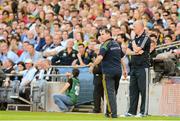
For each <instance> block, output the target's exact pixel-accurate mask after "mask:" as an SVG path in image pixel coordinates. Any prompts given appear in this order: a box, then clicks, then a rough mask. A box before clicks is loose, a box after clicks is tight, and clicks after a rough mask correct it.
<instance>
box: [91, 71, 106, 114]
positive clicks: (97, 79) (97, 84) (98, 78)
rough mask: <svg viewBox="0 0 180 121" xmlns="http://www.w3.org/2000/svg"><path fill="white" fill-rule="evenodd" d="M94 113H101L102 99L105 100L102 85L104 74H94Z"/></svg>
mask: <svg viewBox="0 0 180 121" xmlns="http://www.w3.org/2000/svg"><path fill="white" fill-rule="evenodd" d="M93 84H94V92H93V98H94V112H96V113H100V112H101V98H102V99H104V90H103V85H102V74H94V80H93Z"/></svg>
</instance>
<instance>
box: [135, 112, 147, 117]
mask: <svg viewBox="0 0 180 121" xmlns="http://www.w3.org/2000/svg"><path fill="white" fill-rule="evenodd" d="M144 116H145V115H143V114H142V113H139V114H137V115H136V116H135V117H137V118H140V117H144Z"/></svg>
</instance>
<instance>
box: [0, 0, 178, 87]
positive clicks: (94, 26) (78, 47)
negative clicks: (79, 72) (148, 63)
mask: <svg viewBox="0 0 180 121" xmlns="http://www.w3.org/2000/svg"><path fill="white" fill-rule="evenodd" d="M136 20H142V21H143V23H144V25H145V30H146V33H147V34H148V35H149V37H150V38H151V49H150V52H151V57H155V56H156V54H157V53H156V51H155V48H156V46H158V45H162V44H170V43H172V42H175V41H180V1H179V0H0V62H1V68H2V70H3V72H4V73H7V74H14V73H20V74H22V77H18V79H21V80H22V81H21V84H20V87H23V86H25V85H28V84H30V83H31V81H33V79H34V76H35V75H37V74H41V73H48V74H49V73H51V72H52V68H51V65H58V66H61V65H63V66H64V65H66V66H71V65H73V66H76V65H80V66H84V65H88V64H90V63H91V62H93V60H94V59H95V57H96V56H97V54H96V51H97V49H99V47H100V44H101V43H100V41H99V40H100V39H101V38H100V37H99V31H98V30H99V29H100V28H101V27H107V28H108V29H110V30H111V32H112V37H113V38H114V39H115V40H117V41H118V43H120V45H121V47H122V49H123V52H124V53H125V52H126V49H127V47H128V43H129V42H130V41H131V40H133V39H134V37H135V33H134V31H133V23H134V22H135V21H136ZM176 49H178V47H176V46H174V47H170V48H167V49H163V50H160V51H159V53H160V52H167V51H170V52H171V51H172V50H176ZM172 52H173V51H172ZM125 59H126V65H128V62H129V57H128V56H125ZM127 70H128V72H129V67H128V66H127ZM14 78H15V77H10V78H6V79H5V80H4V82H3V86H9V84H10V83H9V81H10V80H17V79H14ZM36 78H37V77H36ZM38 78H41V77H40V76H38ZM44 78H45V79H47V80H50V79H49V77H44Z"/></svg>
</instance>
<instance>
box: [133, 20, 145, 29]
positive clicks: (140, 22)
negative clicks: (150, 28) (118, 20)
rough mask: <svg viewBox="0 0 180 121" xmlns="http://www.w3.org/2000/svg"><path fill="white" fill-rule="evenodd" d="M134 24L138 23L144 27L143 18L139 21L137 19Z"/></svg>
mask: <svg viewBox="0 0 180 121" xmlns="http://www.w3.org/2000/svg"><path fill="white" fill-rule="evenodd" d="M134 25H138V26H141V27H143V28H144V23H143V21H142V20H137V21H135V22H134Z"/></svg>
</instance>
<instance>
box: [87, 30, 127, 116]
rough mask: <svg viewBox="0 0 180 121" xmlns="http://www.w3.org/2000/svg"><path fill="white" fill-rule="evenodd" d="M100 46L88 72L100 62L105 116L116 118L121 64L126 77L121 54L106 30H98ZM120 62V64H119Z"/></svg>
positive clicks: (117, 45) (120, 50)
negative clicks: (105, 107) (106, 108)
mask: <svg viewBox="0 0 180 121" xmlns="http://www.w3.org/2000/svg"><path fill="white" fill-rule="evenodd" d="M100 36H101V37H102V45H101V47H100V52H99V54H98V56H97V58H96V59H95V61H94V63H93V64H92V65H91V66H90V72H92V70H93V68H94V67H95V66H97V65H98V64H99V63H100V62H101V66H102V73H103V87H104V91H105V95H106V100H107V107H108V111H107V112H106V114H105V116H107V117H112V118H117V103H116V93H117V90H118V87H119V80H120V77H121V74H122V70H121V63H122V65H123V74H124V76H125V77H126V70H124V69H126V68H125V64H124V63H123V59H122V58H123V56H124V54H123V52H122V49H121V48H120V46H119V44H118V43H117V42H116V41H115V40H114V39H112V35H111V31H110V30H108V29H107V28H102V29H101V30H100ZM120 62H121V63H120Z"/></svg>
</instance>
